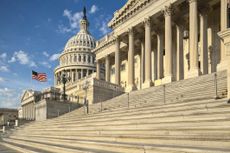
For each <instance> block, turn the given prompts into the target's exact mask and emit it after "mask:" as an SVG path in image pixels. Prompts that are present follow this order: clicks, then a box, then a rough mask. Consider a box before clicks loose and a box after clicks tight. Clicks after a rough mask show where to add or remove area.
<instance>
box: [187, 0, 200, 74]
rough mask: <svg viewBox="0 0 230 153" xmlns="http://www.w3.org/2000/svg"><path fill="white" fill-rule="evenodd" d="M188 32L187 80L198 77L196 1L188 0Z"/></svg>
mask: <svg viewBox="0 0 230 153" xmlns="http://www.w3.org/2000/svg"><path fill="white" fill-rule="evenodd" d="M189 30H190V32H189V52H190V70H189V72H188V78H192V77H196V76H198V75H199V69H198V12H197V0H189Z"/></svg>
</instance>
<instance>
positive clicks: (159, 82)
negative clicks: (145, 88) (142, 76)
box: [154, 79, 162, 86]
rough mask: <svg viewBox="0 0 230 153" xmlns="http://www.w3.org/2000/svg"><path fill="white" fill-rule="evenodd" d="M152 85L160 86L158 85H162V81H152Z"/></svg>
mask: <svg viewBox="0 0 230 153" xmlns="http://www.w3.org/2000/svg"><path fill="white" fill-rule="evenodd" d="M154 85H155V86H160V85H162V80H161V79H159V80H155V81H154Z"/></svg>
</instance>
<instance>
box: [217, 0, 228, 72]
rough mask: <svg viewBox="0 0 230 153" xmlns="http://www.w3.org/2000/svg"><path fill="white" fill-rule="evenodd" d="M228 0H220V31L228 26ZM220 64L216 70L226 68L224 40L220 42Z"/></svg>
mask: <svg viewBox="0 0 230 153" xmlns="http://www.w3.org/2000/svg"><path fill="white" fill-rule="evenodd" d="M227 5H228V0H220V31H225V30H226V29H227V28H228V20H229V19H228V18H229V17H228V8H227ZM220 45H221V46H220V47H221V48H220V64H219V65H218V66H217V71H222V70H226V69H227V64H228V63H227V60H226V46H225V44H224V41H221V42H220Z"/></svg>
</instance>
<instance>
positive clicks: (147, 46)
mask: <svg viewBox="0 0 230 153" xmlns="http://www.w3.org/2000/svg"><path fill="white" fill-rule="evenodd" d="M144 23H145V81H144V84H143V86H142V88H149V87H150V86H151V85H152V79H151V51H152V46H151V25H150V18H147V19H145V22H144Z"/></svg>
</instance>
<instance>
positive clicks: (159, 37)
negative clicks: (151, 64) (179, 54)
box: [157, 33, 163, 79]
mask: <svg viewBox="0 0 230 153" xmlns="http://www.w3.org/2000/svg"><path fill="white" fill-rule="evenodd" d="M157 52H158V54H157V55H158V58H157V66H158V68H157V79H162V78H163V35H162V34H161V33H158V34H157Z"/></svg>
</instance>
